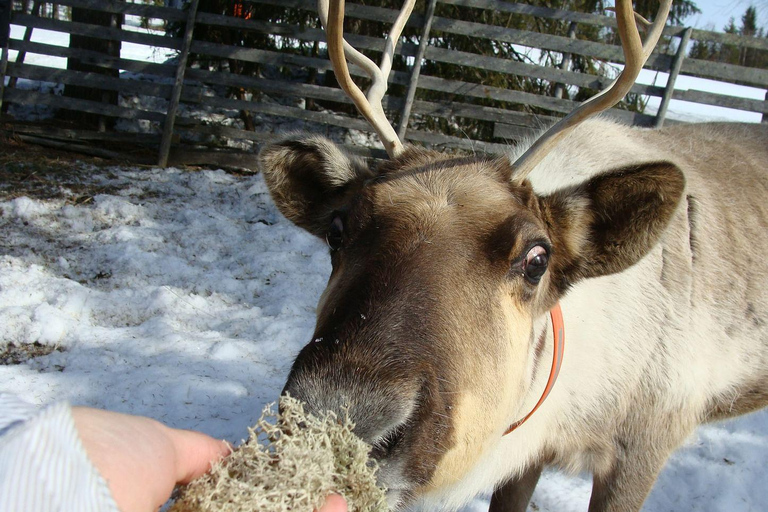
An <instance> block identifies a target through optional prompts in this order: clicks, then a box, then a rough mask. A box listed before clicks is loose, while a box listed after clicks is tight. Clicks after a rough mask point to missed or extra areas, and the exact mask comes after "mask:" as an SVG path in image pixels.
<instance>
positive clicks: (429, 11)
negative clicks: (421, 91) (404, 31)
mask: <svg viewBox="0 0 768 512" xmlns="http://www.w3.org/2000/svg"><path fill="white" fill-rule="evenodd" d="M436 5H437V0H429V3H428V4H427V8H426V11H425V14H424V26H423V27H422V28H421V39H420V40H419V49H418V50H417V51H416V57H415V59H416V60H414V61H413V69H412V70H411V79H410V81H409V82H408V93H407V94H406V96H405V102H404V103H403V110H402V111H401V112H400V121H399V123H398V125H397V138H398V139H400V140H401V141H405V132H407V131H408V119H409V118H410V117H411V108H412V107H413V99H414V98H415V97H416V89H417V88H418V84H419V75H420V74H421V61H422V60H424V54H425V53H426V51H427V46H429V31H430V30H432V18H434V17H435V6H436Z"/></svg>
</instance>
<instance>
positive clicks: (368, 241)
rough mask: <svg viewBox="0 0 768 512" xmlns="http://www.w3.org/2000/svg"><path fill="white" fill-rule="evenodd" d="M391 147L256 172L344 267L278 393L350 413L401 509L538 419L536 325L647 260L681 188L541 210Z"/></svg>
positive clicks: (294, 143) (672, 180) (275, 147)
mask: <svg viewBox="0 0 768 512" xmlns="http://www.w3.org/2000/svg"><path fill="white" fill-rule="evenodd" d="M667 7H668V4H667ZM623 10H624V11H626V10H627V9H626V7H625V8H624V9H623ZM321 12H322V9H321ZM623 16H624V18H625V20H624V23H626V20H627V19H629V20H631V18H632V16H633V14H632V11H631V7H630V8H629V12H628V13H627V12H624V13H623ZM661 23H662V24H663V21H662V22H661ZM632 26H633V27H634V23H632ZM330 39H331V36H330V35H329V45H330ZM339 48H340V43H339ZM640 66H641V67H642V64H640ZM622 96H623V94H622ZM398 142H399V141H398ZM387 147H390V148H394V149H393V151H392V152H391V153H392V158H391V159H390V160H388V161H386V162H384V163H382V164H381V165H380V166H379V167H378V168H376V169H373V170H372V169H369V168H367V167H366V166H365V165H363V163H362V162H361V161H359V160H357V159H355V158H354V157H352V156H350V155H347V154H346V153H344V152H343V151H341V150H340V149H339V148H338V147H337V146H335V145H334V144H333V143H331V142H330V141H328V140H326V139H324V138H321V137H316V136H308V137H296V138H290V139H286V140H282V141H279V142H276V143H274V144H271V145H269V146H267V147H266V148H264V150H263V151H262V153H261V154H260V166H261V169H262V172H263V173H264V177H265V179H266V181H267V184H268V186H269V188H270V191H271V193H272V196H273V198H274V200H275V203H276V204H277V206H278V208H279V209H280V211H281V212H282V213H283V214H284V215H285V216H286V217H287V218H288V219H290V220H291V221H293V222H294V223H295V224H296V225H298V226H300V227H302V228H304V229H306V230H307V231H309V232H310V233H312V234H314V235H316V236H318V237H320V238H322V239H324V240H326V241H327V243H328V246H329V247H330V253H331V261H332V263H333V271H332V273H331V276H330V279H329V282H328V287H327V288H326V290H325V292H324V293H323V295H322V297H321V298H320V303H319V305H318V310H317V325H316V328H315V332H314V334H313V336H312V339H311V340H310V342H309V343H308V344H307V345H306V346H305V347H304V349H303V350H302V351H301V352H300V354H299V355H298V357H297V358H296V361H295V362H294V365H293V368H292V370H291V373H290V375H289V378H288V382H287V384H286V387H285V390H286V391H287V392H289V393H290V394H291V395H292V396H294V397H296V398H299V399H301V400H302V401H304V402H306V404H307V406H308V408H309V410H310V411H312V410H315V411H319V410H324V409H330V410H334V411H338V412H340V413H343V411H348V414H349V415H350V417H351V419H352V420H353V421H354V422H355V423H356V425H357V427H356V432H357V434H358V435H359V436H360V437H362V438H363V439H364V440H366V441H367V442H369V443H370V444H371V445H372V446H373V452H372V453H373V456H374V457H376V458H377V459H378V460H379V462H380V466H381V469H380V473H379V474H380V478H381V483H382V484H383V485H385V486H386V487H388V488H389V495H388V496H389V500H390V504H391V506H392V507H393V508H396V507H397V506H399V505H400V504H402V503H405V502H408V501H409V500H411V499H413V498H416V497H419V496H421V495H425V494H428V493H438V494H440V493H443V492H445V490H446V489H449V488H450V487H451V486H452V485H453V484H455V483H457V482H459V481H460V480H461V479H462V478H463V477H464V476H465V475H466V474H467V473H468V472H469V471H470V470H472V469H473V467H474V466H475V465H476V463H477V462H478V461H479V459H480V457H481V456H482V455H483V454H484V453H485V452H487V451H488V450H489V449H491V447H493V446H494V445H495V444H496V443H498V442H499V440H500V439H501V436H502V434H503V433H504V432H505V431H506V430H507V428H508V427H509V425H510V424H511V423H512V422H513V421H514V420H516V419H519V418H520V417H521V416H522V415H523V414H525V413H526V412H527V411H526V410H524V406H525V405H526V404H527V403H529V401H530V397H531V396H532V394H534V393H535V392H534V391H532V390H531V380H532V377H533V374H534V372H535V369H536V367H537V362H538V359H539V357H540V355H541V342H542V339H541V336H540V335H541V332H542V325H543V323H544V321H543V318H544V316H543V315H544V314H545V313H546V312H547V311H548V310H549V309H550V308H551V307H553V306H554V305H555V304H556V303H557V301H558V299H559V298H560V297H561V296H562V295H563V294H564V293H566V291H567V290H568V288H569V287H570V286H571V285H573V284H574V283H576V282H578V281H580V280H582V279H588V278H592V277H598V276H603V275H607V274H612V273H616V272H621V271H623V270H624V269H626V268H627V267H629V266H631V265H633V264H634V263H635V262H637V261H638V260H639V259H640V258H642V257H643V256H644V255H645V254H646V253H647V252H648V251H649V250H650V249H651V248H652V247H653V246H654V245H655V244H656V242H657V241H658V239H659V237H660V236H661V233H662V232H663V230H664V229H665V227H666V225H667V223H668V222H669V220H670V218H671V216H672V214H673V213H674V211H675V209H676V207H677V203H678V201H679V199H680V196H681V194H682V191H683V187H684V179H683V177H682V173H681V172H680V170H679V169H677V168H676V167H675V166H674V165H672V164H668V163H653V164H647V165H642V166H637V167H632V168H623V169H616V170H615V171H613V172H609V173H606V174H602V175H598V176H596V177H594V178H592V179H590V180H589V181H587V182H585V183H582V184H580V185H577V186H573V187H570V188H567V189H562V190H559V191H557V192H555V193H552V194H549V195H543V196H542V195H538V194H536V193H535V192H534V190H533V189H532V187H531V185H530V183H529V182H528V181H527V179H526V175H527V172H528V171H527V170H525V169H524V167H525V166H524V165H521V164H520V162H516V163H514V164H513V163H511V162H510V160H509V159H508V158H506V157H499V158H492V157H488V158H483V157H473V158H461V157H455V156H450V155H444V154H440V153H437V152H433V151H429V150H424V149H419V148H415V147H410V146H406V147H402V146H398V145H397V144H391V145H389V146H387ZM526 158H528V157H526ZM534 165H535V164H534Z"/></svg>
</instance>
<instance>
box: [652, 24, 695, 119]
mask: <svg viewBox="0 0 768 512" xmlns="http://www.w3.org/2000/svg"><path fill="white" fill-rule="evenodd" d="M691 32H693V29H692V28H691V27H688V28H686V29H685V31H683V34H682V35H681V36H680V46H679V47H678V48H677V53H676V54H675V58H674V59H673V60H672V66H671V68H670V70H669V77H668V78H667V87H666V88H665V89H664V95H663V96H662V97H661V104H659V111H658V112H657V113H656V121H655V124H654V126H655V127H656V128H661V127H662V126H663V125H664V117H666V115H667V108H669V101H670V100H671V99H672V95H673V94H674V92H675V82H676V81H677V76H678V75H679V74H680V68H681V67H682V66H683V61H684V60H685V52H686V51H688V42H689V41H690V40H691Z"/></svg>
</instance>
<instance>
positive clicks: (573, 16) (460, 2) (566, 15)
mask: <svg viewBox="0 0 768 512" xmlns="http://www.w3.org/2000/svg"><path fill="white" fill-rule="evenodd" d="M439 2H440V3H442V4H449V5H456V6H461V7H472V8H481V9H490V10H493V11H498V12H507V13H510V14H523V15H529V16H535V17H537V18H546V19H550V20H557V21H564V22H573V21H575V22H576V23H582V24H585V25H592V26H597V27H611V28H616V27H617V23H616V18H615V17H614V16H604V15H601V14H593V13H583V12H575V11H562V10H558V9H551V8H548V7H538V6H533V5H528V4H515V3H510V2H503V1H500V0H439ZM684 30H685V27H683V26H676V25H667V26H666V27H664V32H663V35H665V36H670V37H672V36H678V37H679V36H680V35H682V32H683V31H684ZM692 39H695V40H703V41H714V42H717V43H725V44H732V45H735V46H739V47H742V48H757V49H759V50H768V39H766V38H760V37H748V36H740V35H736V34H725V33H723V32H713V31H711V30H700V29H693V33H692Z"/></svg>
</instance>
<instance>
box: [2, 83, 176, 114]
mask: <svg viewBox="0 0 768 512" xmlns="http://www.w3.org/2000/svg"><path fill="white" fill-rule="evenodd" d="M5 98H6V100H7V101H9V102H11V103H24V104H32V105H46V106H50V107H56V108H67V109H70V110H79V111H81V112H88V113H91V114H99V115H105V116H111V117H122V118H124V119H146V120H148V121H156V122H162V121H163V119H165V116H164V115H163V114H161V113H159V112H152V111H149V110H141V109H136V108H126V107H119V106H115V105H110V104H108V103H99V102H95V101H88V100H81V99H76V98H66V97H63V96H55V95H51V94H44V93H40V92H37V91H26V90H23V89H8V90H6V91H5Z"/></svg>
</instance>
